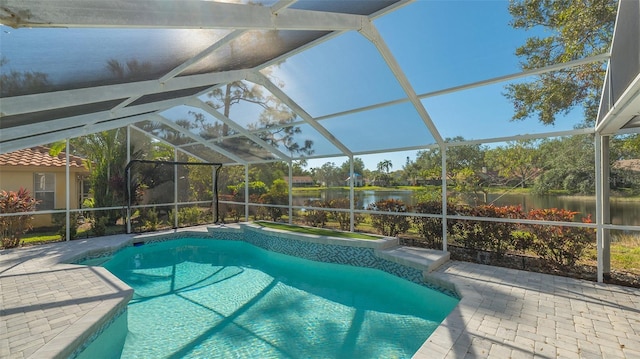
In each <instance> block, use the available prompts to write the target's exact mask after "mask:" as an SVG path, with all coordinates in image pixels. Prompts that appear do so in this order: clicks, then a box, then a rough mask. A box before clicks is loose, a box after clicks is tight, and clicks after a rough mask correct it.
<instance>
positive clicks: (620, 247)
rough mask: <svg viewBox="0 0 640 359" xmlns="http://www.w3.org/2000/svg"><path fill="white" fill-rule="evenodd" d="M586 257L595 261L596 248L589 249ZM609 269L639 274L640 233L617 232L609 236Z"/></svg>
mask: <svg viewBox="0 0 640 359" xmlns="http://www.w3.org/2000/svg"><path fill="white" fill-rule="evenodd" d="M586 257H588V258H590V259H591V260H592V261H594V262H595V260H597V253H596V249H595V248H594V249H589V250H588V251H587V255H586ZM611 269H612V270H622V271H625V272H629V273H633V274H637V275H640V235H637V234H636V235H632V234H618V235H613V236H612V238H611Z"/></svg>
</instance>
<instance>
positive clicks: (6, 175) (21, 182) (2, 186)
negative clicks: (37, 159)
mask: <svg viewBox="0 0 640 359" xmlns="http://www.w3.org/2000/svg"><path fill="white" fill-rule="evenodd" d="M40 172H42V173H55V181H56V186H55V209H64V208H66V191H65V190H66V182H65V181H66V180H65V176H66V173H65V169H64V168H59V167H25V166H4V167H2V168H0V190H5V191H17V190H19V189H20V188H25V189H27V190H28V191H29V194H30V195H31V196H32V197H35V193H34V173H40ZM78 174H86V171H82V170H81V171H78V169H76V168H73V167H72V168H70V169H69V178H70V183H69V190H70V197H69V200H70V206H69V208H71V209H77V208H78V181H77V180H76V176H77V175H78ZM52 224H53V223H52V220H51V215H50V214H40V215H35V216H34V218H33V222H32V225H33V227H34V228H35V227H43V226H51V225H52Z"/></svg>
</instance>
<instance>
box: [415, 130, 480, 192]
mask: <svg viewBox="0 0 640 359" xmlns="http://www.w3.org/2000/svg"><path fill="white" fill-rule="evenodd" d="M462 141H464V138H463V137H460V136H457V137H454V138H447V139H445V142H462ZM485 150H486V149H485V148H484V147H483V146H480V145H464V146H451V147H448V148H447V179H450V180H454V181H455V178H456V176H457V175H458V173H459V172H460V171H462V170H466V169H469V170H471V171H472V172H480V171H482V167H483V166H484V153H485ZM416 163H417V165H418V167H419V168H420V174H421V175H422V176H423V177H425V178H431V179H438V178H440V176H441V173H442V155H441V153H440V150H439V149H432V150H425V151H419V152H418V157H417V158H416Z"/></svg>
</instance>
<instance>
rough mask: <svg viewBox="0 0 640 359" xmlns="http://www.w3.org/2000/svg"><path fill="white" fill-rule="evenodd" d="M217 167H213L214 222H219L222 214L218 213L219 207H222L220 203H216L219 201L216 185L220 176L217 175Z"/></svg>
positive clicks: (212, 207)
mask: <svg viewBox="0 0 640 359" xmlns="http://www.w3.org/2000/svg"><path fill="white" fill-rule="evenodd" d="M216 170H217V169H216V167H211V196H212V197H213V198H212V200H211V215H212V216H213V218H212V219H211V220H212V222H213V224H218V220H219V219H220V216H219V214H218V208H220V204H218V205H216V203H218V198H216V197H215V195H216V187H217V186H218V177H217V176H216ZM223 222H224V221H222V222H220V224H222V223H223Z"/></svg>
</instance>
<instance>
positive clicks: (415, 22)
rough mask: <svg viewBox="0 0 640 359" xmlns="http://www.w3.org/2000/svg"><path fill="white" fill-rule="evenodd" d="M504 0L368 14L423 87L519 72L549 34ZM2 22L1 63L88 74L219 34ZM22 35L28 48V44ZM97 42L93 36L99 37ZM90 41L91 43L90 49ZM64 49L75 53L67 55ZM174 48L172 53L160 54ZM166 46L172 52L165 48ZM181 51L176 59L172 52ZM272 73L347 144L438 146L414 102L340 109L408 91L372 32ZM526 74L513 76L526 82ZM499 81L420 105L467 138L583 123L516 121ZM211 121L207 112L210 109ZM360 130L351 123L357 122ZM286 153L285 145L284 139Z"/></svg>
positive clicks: (305, 136) (444, 131) (201, 43)
mask: <svg viewBox="0 0 640 359" xmlns="http://www.w3.org/2000/svg"><path fill="white" fill-rule="evenodd" d="M510 20H511V16H510V15H509V13H508V1H507V0H468V1H461V0H452V1H444V0H442V1H432V0H418V1H416V2H414V3H411V4H409V5H407V6H404V7H401V8H399V9H397V10H395V11H394V12H392V13H390V14H388V15H386V16H383V17H381V18H379V19H376V20H375V21H374V25H375V27H376V28H377V30H378V31H379V33H380V35H381V38H382V40H383V41H384V43H385V44H386V46H388V47H389V49H390V51H391V53H392V54H393V57H394V59H395V61H397V63H398V65H399V68H400V69H401V71H402V72H403V73H404V75H405V76H406V77H407V79H408V81H409V83H410V85H411V87H412V88H413V89H414V91H415V92H416V93H417V94H418V95H421V94H426V93H430V92H433V91H438V90H443V89H447V88H450V87H453V86H459V85H463V84H468V83H472V82H476V81H481V80H486V79H490V78H494V77H497V76H503V75H508V74H513V73H517V72H519V71H520V68H519V60H518V58H517V57H516V56H515V55H514V52H515V49H516V48H517V47H518V46H520V45H522V44H524V42H525V41H526V39H527V37H529V36H532V35H541V36H546V35H548V34H546V33H544V32H543V31H541V30H539V29H538V30H535V32H533V31H529V32H527V31H523V30H514V29H513V28H511V26H510V25H509V21H510ZM1 30H2V31H0V41H1V44H2V47H1V50H2V53H3V56H4V54H9V55H10V56H9V57H10V60H11V61H10V62H9V63H8V64H5V65H4V66H3V67H2V68H0V71H3V72H6V71H10V70H29V71H43V72H47V73H51V79H52V80H53V81H54V82H55V81H56V80H59V79H58V78H57V77H56V76H57V73H56V72H55V71H54V70H53V69H52V67H51V66H50V64H51V63H52V62H53V63H56V64H57V65H56V66H57V67H56V69H58V70H60V73H63V74H65V75H64V76H69V73H71V74H73V76H78V77H83V76H89V74H91V73H92V72H96V71H102V72H105V71H107V70H106V68H105V66H104V64H105V62H106V60H107V59H110V58H114V57H115V58H119V59H123V60H127V59H129V58H130V57H135V58H139V59H141V61H146V60H148V61H153V62H154V65H158V66H161V67H162V66H167V68H168V69H171V68H173V66H174V65H173V63H174V62H175V61H182V60H180V59H176V58H174V57H175V56H176V54H178V55H179V56H182V57H185V58H188V57H189V56H191V55H193V54H195V53H197V52H199V51H200V50H202V49H203V48H205V47H206V46H208V45H209V44H211V41H213V39H217V38H220V37H221V36H223V35H224V32H220V31H217V30H196V31H191V32H190V31H184V30H151V31H153V34H154V36H151V37H150V35H149V34H150V33H151V31H147V30H134V31H131V30H125V29H115V30H114V29H109V30H108V31H109V34H110V36H109V37H105V36H104V32H101V30H99V29H53V30H52V32H53V33H56V34H57V33H59V34H61V35H62V36H56V38H55V39H51V38H46V37H43V36H41V35H40V34H41V33H42V32H41V31H44V30H41V29H18V30H14V29H10V28H7V27H4V26H3V27H2V28H1ZM25 39H28V40H29V44H30V46H28V47H27V46H24V45H23V44H24V43H25V42H24V41H25ZM95 44H99V45H100V46H97V47H96V46H95ZM88 50H90V51H88ZM69 51H73V52H76V53H72V54H71V55H72V56H71V58H73V59H78V61H76V62H74V61H69V60H68V59H69V58H70V56H69ZM167 54H169V55H170V56H167ZM172 56H173V57H172ZM179 56H178V57H179ZM178 63H179V62H178ZM265 74H268V76H269V77H271V78H272V79H274V82H277V83H282V84H283V85H284V87H283V90H284V92H285V93H287V94H288V95H289V96H290V97H291V98H292V99H293V100H294V101H295V102H296V103H298V104H299V105H300V106H301V107H302V108H303V109H304V110H305V111H306V112H307V113H308V114H309V115H310V116H312V117H313V118H316V119H318V123H319V124H320V125H322V126H323V127H324V128H326V129H327V130H328V131H330V132H331V133H332V134H333V135H335V137H336V138H337V140H338V141H339V142H340V143H342V144H344V145H345V146H346V147H347V148H349V149H351V150H352V151H354V152H363V153H371V152H376V151H380V150H385V149H389V148H405V149H406V148H416V147H424V146H429V145H433V144H434V143H435V140H434V137H433V135H432V134H431V133H430V131H429V130H428V128H427V126H426V125H425V123H424V121H423V119H422V118H421V117H420V115H419V114H418V112H417V111H416V109H415V108H414V107H413V106H412V105H411V104H409V103H407V102H405V103H399V104H395V105H393V106H387V107H382V108H373V109H369V110H367V111H361V112H355V113H347V114H342V115H339V116H335V114H340V113H342V112H344V111H349V110H353V109H358V108H362V107H367V106H372V105H375V104H378V103H381V102H387V101H394V100H398V99H402V98H406V94H405V92H404V90H403V89H402V87H401V86H400V84H399V82H398V80H397V79H396V77H395V76H394V75H393V73H392V72H391V70H390V69H389V67H388V66H387V65H386V63H385V61H384V59H383V58H382V56H381V55H380V53H379V52H378V50H377V49H376V48H375V46H374V45H373V44H372V42H371V41H369V40H368V39H367V38H365V37H364V36H363V35H362V34H360V33H358V32H355V31H350V32H346V33H344V34H341V35H339V36H337V37H334V38H333V39H331V40H329V41H325V42H323V43H321V44H319V45H317V46H315V47H313V48H310V49H308V50H305V51H303V52H300V53H298V54H296V55H294V56H292V57H290V58H288V59H287V60H286V61H284V62H283V63H280V64H278V65H277V66H274V67H272V68H270V69H268V70H267V71H265ZM526 80H527V79H521V80H518V81H526ZM505 84H506V83H499V84H494V85H490V86H483V87H479V88H474V89H469V90H465V91H459V92H456V93H451V94H447V95H440V96H433V97H428V98H425V99H423V100H422V104H423V106H424V108H425V109H426V112H427V113H428V115H429V117H430V120H431V121H433V124H434V125H435V126H436V128H437V130H438V132H439V134H440V136H442V137H443V138H452V137H456V136H462V137H464V138H465V139H482V138H495V137H504V136H513V135H518V134H529V133H540V132H551V131H559V130H570V129H572V128H573V127H574V125H575V124H577V123H580V122H581V114H582V111H581V110H580V109H578V110H576V111H572V112H571V113H570V114H569V115H568V116H566V117H565V118H561V119H559V120H558V121H557V123H556V124H555V125H554V126H543V125H541V124H539V123H538V121H537V120H536V119H529V120H525V121H520V122H511V121H510V119H511V117H512V115H513V106H512V104H511V103H509V101H508V100H507V99H506V98H505V97H504V95H503V94H504V92H505V88H504V86H505ZM188 110H189V108H186V107H184V106H183V107H182V108H180V109H176V110H173V111H169V112H168V115H169V116H170V117H172V119H179V118H186V117H188V116H187V114H186V111H188ZM260 111H261V108H260V107H258V106H256V105H250V104H242V105H237V106H235V107H233V108H232V110H231V115H230V117H231V119H232V120H235V121H236V122H238V123H240V124H242V125H243V126H246V125H247V124H249V123H252V122H256V120H255V119H256V118H257V115H258V114H259V112H260ZM211 121H214V120H213V119H212V120H211ZM300 128H301V129H302V132H301V134H300V135H298V137H297V138H296V140H298V141H304V140H312V141H313V143H314V151H315V152H314V155H326V156H334V155H337V154H340V153H341V151H340V149H338V148H336V146H334V145H333V144H331V143H330V141H328V140H327V139H326V138H324V137H323V136H322V135H321V134H320V133H319V132H318V131H316V130H315V129H313V128H312V127H311V126H309V125H303V126H300ZM354 128H355V130H354ZM281 150H282V151H283V152H286V149H284V148H281ZM415 152H416V151H415V150H412V151H399V152H389V153H384V154H369V155H356V157H360V158H361V159H362V160H363V161H364V163H365V166H366V167H367V168H368V169H372V170H373V169H376V167H377V164H378V163H379V162H381V161H383V160H390V161H391V162H392V164H393V170H398V169H401V168H402V166H403V165H404V164H405V162H406V159H407V156H409V158H410V159H411V160H414V159H415ZM346 160H347V158H346V157H344V156H343V157H331V158H327V159H320V160H315V159H312V160H309V161H308V167H309V168H311V167H320V166H321V165H322V164H324V163H325V162H334V163H335V164H336V165H341V164H342V163H343V162H345V161H346Z"/></svg>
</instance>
